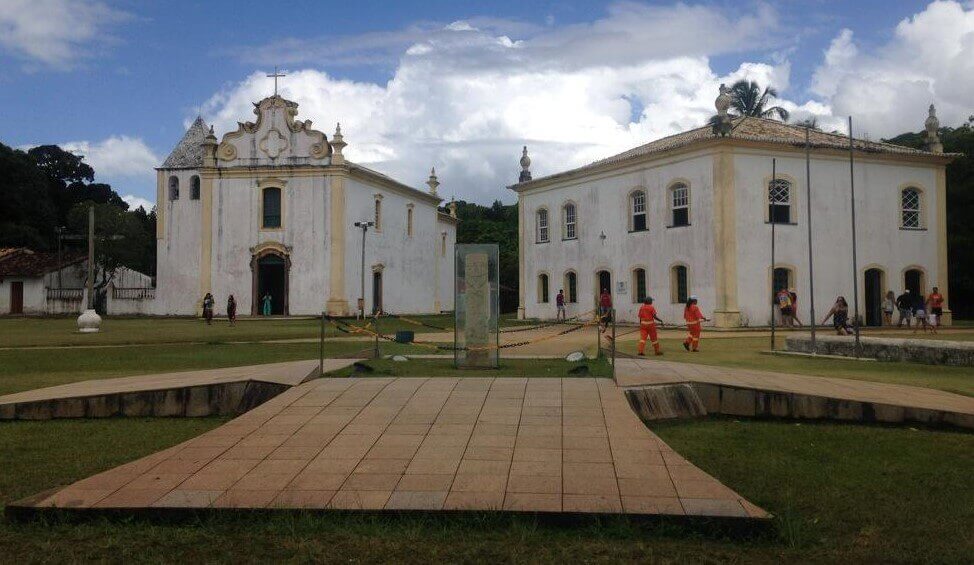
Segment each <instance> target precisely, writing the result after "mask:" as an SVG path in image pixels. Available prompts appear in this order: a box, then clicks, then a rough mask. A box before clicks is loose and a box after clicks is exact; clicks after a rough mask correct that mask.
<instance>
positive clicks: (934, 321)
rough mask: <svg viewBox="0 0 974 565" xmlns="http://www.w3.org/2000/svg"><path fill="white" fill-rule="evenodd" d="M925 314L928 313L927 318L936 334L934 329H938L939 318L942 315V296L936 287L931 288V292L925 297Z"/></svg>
mask: <svg viewBox="0 0 974 565" xmlns="http://www.w3.org/2000/svg"><path fill="white" fill-rule="evenodd" d="M927 312H929V315H928V316H927V318H928V319H929V320H930V324H931V325H932V326H933V327H934V332H936V331H937V330H936V328H939V327H940V317H941V316H943V314H944V295H942V294H940V289H939V288H937V287H933V292H931V293H930V296H928V297H927Z"/></svg>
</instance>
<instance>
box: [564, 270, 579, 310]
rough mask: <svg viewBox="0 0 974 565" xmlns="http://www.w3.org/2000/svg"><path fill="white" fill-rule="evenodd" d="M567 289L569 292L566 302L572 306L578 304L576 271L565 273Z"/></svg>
mask: <svg viewBox="0 0 974 565" xmlns="http://www.w3.org/2000/svg"><path fill="white" fill-rule="evenodd" d="M565 289H566V290H567V291H568V294H567V296H565V301H566V302H570V303H572V304H574V303H576V302H578V275H576V274H575V271H568V272H567V273H565Z"/></svg>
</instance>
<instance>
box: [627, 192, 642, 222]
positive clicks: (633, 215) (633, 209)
mask: <svg viewBox="0 0 974 565" xmlns="http://www.w3.org/2000/svg"><path fill="white" fill-rule="evenodd" d="M629 211H630V214H629V215H630V224H631V225H630V226H629V229H630V230H631V231H646V193H645V192H643V191H641V190H637V191H635V192H633V193H632V194H630V195H629Z"/></svg>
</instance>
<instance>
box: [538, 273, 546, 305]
mask: <svg viewBox="0 0 974 565" xmlns="http://www.w3.org/2000/svg"><path fill="white" fill-rule="evenodd" d="M538 302H541V303H542V304H547V303H548V275H546V274H544V273H541V274H540V275H538Z"/></svg>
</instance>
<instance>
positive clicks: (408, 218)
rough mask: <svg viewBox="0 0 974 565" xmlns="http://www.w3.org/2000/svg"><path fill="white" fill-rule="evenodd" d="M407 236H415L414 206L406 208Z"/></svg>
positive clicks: (410, 205)
mask: <svg viewBox="0 0 974 565" xmlns="http://www.w3.org/2000/svg"><path fill="white" fill-rule="evenodd" d="M406 235H407V236H409V237H412V236H413V205H412V204H409V205H407V206H406Z"/></svg>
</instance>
